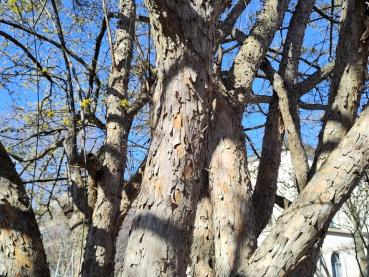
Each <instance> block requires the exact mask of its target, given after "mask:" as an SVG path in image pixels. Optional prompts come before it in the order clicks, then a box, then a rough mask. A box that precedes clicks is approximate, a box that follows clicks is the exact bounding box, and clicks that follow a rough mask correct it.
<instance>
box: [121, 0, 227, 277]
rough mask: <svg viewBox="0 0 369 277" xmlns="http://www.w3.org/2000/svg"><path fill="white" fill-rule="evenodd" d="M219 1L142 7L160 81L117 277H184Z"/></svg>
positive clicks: (149, 3)
mask: <svg viewBox="0 0 369 277" xmlns="http://www.w3.org/2000/svg"><path fill="white" fill-rule="evenodd" d="M221 4H222V3H221V1H200V0H199V1H194V2H193V3H192V4H190V3H187V2H179V3H173V2H171V1H146V6H147V8H148V10H149V14H150V21H151V25H152V30H153V35H154V39H155V45H156V51H157V61H158V63H157V65H158V81H157V87H156V92H155V96H156V97H154V101H157V102H156V103H155V102H154V113H155V114H154V117H153V118H154V119H153V124H154V126H153V127H154V131H153V139H152V143H151V146H150V150H149V155H148V159H147V165H146V168H145V173H144V179H143V182H142V188H141V193H140V195H139V198H138V203H137V212H136V216H135V219H134V222H133V226H132V230H131V235H130V238H129V241H128V245H127V250H126V255H125V260H124V272H123V276H184V275H185V272H186V266H187V263H188V255H189V250H190V249H189V246H190V233H191V229H192V225H193V220H194V216H195V211H194V207H196V203H197V200H198V197H199V192H200V188H201V187H202V185H203V184H202V182H201V179H202V178H201V177H202V174H203V172H202V171H203V168H204V165H205V161H206V156H205V154H206V153H205V149H204V148H205V147H204V144H203V143H204V136H205V131H206V128H207V122H208V113H209V111H210V107H211V102H212V101H211V81H212V65H213V49H214V45H215V40H214V33H215V24H216V22H217V18H218V15H219V12H220V8H221Z"/></svg>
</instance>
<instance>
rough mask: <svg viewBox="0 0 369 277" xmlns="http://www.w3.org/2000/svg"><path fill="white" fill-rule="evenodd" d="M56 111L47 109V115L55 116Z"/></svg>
mask: <svg viewBox="0 0 369 277" xmlns="http://www.w3.org/2000/svg"><path fill="white" fill-rule="evenodd" d="M54 115H55V113H54V112H53V111H47V113H46V116H47V117H53V116H54Z"/></svg>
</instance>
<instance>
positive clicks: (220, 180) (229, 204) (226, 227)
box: [209, 95, 256, 276]
mask: <svg viewBox="0 0 369 277" xmlns="http://www.w3.org/2000/svg"><path fill="white" fill-rule="evenodd" d="M213 106H214V115H213V116H212V120H211V124H210V128H209V129H210V130H209V141H210V147H209V149H210V153H209V159H210V165H209V188H210V194H211V201H212V207H213V232H214V246H215V247H214V249H215V261H216V263H215V272H216V274H217V276H233V275H235V274H236V272H237V270H238V267H239V262H240V261H242V260H244V259H247V257H248V256H249V255H250V254H251V253H252V251H253V250H254V249H255V247H256V239H255V235H254V228H255V226H254V225H255V224H254V217H253V208H252V201H251V181H250V175H249V172H248V169H247V157H246V148H245V138H244V134H243V128H242V125H241V124H240V122H241V116H242V112H237V111H235V110H234V109H232V106H231V105H230V104H229V103H228V102H227V100H226V99H225V98H224V97H223V96H221V95H218V97H217V98H216V100H215V101H214V103H213Z"/></svg>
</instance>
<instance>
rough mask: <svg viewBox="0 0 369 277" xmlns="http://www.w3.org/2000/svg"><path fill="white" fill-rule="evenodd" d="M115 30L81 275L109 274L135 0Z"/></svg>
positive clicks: (126, 124)
mask: <svg viewBox="0 0 369 277" xmlns="http://www.w3.org/2000/svg"><path fill="white" fill-rule="evenodd" d="M120 5H121V8H120V9H121V12H122V14H123V15H122V18H120V21H119V23H118V28H117V31H116V42H115V46H114V49H113V53H114V55H113V59H114V61H113V66H112V73H111V75H110V79H109V87H108V97H107V123H106V142H105V144H104V146H103V152H104V155H103V163H102V168H101V169H100V170H99V173H98V174H97V176H96V183H97V198H96V204H95V207H94V211H93V214H92V222H91V224H90V228H89V232H88V237H87V244H86V253H85V257H84V262H83V268H82V276H86V277H87V276H88V277H91V276H113V275H114V257H115V243H116V237H117V235H118V232H119V228H120V224H118V223H119V221H120V219H121V217H120V201H121V197H122V190H123V181H124V180H123V176H124V171H125V167H126V161H127V144H128V134H129V130H130V128H131V124H132V118H130V117H129V116H128V113H127V108H128V105H127V104H126V103H127V101H128V93H127V92H128V82H129V73H130V67H131V59H132V51H133V40H134V31H135V16H136V11H135V3H134V1H133V0H122V1H121V3H120Z"/></svg>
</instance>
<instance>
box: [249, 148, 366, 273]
mask: <svg viewBox="0 0 369 277" xmlns="http://www.w3.org/2000/svg"><path fill="white" fill-rule="evenodd" d="M257 168H258V161H257V160H256V159H252V158H251V159H250V163H249V169H250V174H251V179H252V181H253V182H255V180H256V175H257ZM292 173H293V170H292V165H291V157H290V154H289V153H288V152H283V153H282V157H281V166H280V169H279V177H278V190H277V193H278V194H279V195H281V196H284V197H285V198H287V199H289V200H290V201H293V200H294V199H296V197H297V190H296V187H295V185H294V181H293V177H292V176H293V174H292ZM362 200H363V201H365V202H367V201H366V199H362ZM365 206H368V205H365ZM282 211H283V210H282V208H280V207H278V206H277V205H275V207H274V212H273V216H272V219H271V221H270V223H269V226H267V227H266V229H265V230H264V231H263V234H262V235H261V236H260V238H259V243H261V242H262V241H263V239H264V238H265V236H266V235H267V234H268V232H269V230H270V228H271V227H272V226H273V223H274V222H275V221H276V219H277V218H278V216H279V215H280V214H281V213H282ZM344 211H345V210H344V207H343V208H342V209H341V210H340V211H339V212H338V213H337V214H336V216H335V217H334V219H333V221H332V223H331V225H330V228H329V230H328V233H327V236H326V238H325V240H324V243H323V246H322V249H321V256H320V259H319V261H318V264H317V271H316V274H315V275H316V276H317V277H360V276H362V275H361V274H360V268H359V265H358V262H357V259H356V251H355V244H354V239H353V235H352V233H351V232H350V226H351V224H350V222H349V220H348V217H347V216H346V213H345V212H344ZM368 212H369V209H368ZM368 223H369V222H368ZM368 226H369V224H368Z"/></svg>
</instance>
